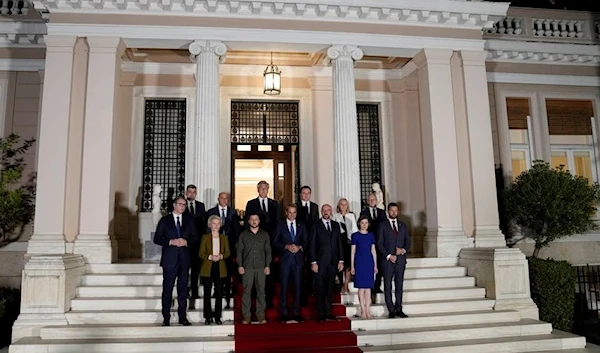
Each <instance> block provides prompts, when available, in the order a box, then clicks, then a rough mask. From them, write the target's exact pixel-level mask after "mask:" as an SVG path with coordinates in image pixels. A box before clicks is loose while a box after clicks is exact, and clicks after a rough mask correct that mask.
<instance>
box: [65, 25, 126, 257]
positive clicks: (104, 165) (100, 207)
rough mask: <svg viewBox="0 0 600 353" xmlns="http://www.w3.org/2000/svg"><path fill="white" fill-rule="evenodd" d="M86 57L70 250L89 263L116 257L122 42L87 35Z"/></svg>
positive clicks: (115, 39) (111, 38) (114, 38)
mask: <svg viewBox="0 0 600 353" xmlns="http://www.w3.org/2000/svg"><path fill="white" fill-rule="evenodd" d="M87 41H88V45H89V48H90V51H89V60H88V67H89V70H88V81H87V92H86V93H87V96H86V106H85V127H84V142H83V170H82V179H81V218H80V225H79V226H80V228H79V229H80V230H79V232H80V233H79V235H78V236H77V239H76V241H75V247H74V252H75V253H76V254H82V255H83V256H84V257H85V259H86V262H87V263H110V262H112V261H113V260H116V259H117V246H116V242H115V241H114V240H113V239H112V234H110V233H111V232H110V226H111V223H112V222H114V201H115V200H114V198H115V194H114V185H113V183H112V177H111V176H112V165H113V162H112V158H113V152H114V153H118V151H113V149H114V146H115V144H114V143H113V139H114V125H115V116H116V115H117V100H116V98H117V93H118V84H119V76H120V72H121V66H120V64H121V59H120V58H121V55H122V54H123V50H124V46H123V44H122V42H121V38H119V37H88V38H87Z"/></svg>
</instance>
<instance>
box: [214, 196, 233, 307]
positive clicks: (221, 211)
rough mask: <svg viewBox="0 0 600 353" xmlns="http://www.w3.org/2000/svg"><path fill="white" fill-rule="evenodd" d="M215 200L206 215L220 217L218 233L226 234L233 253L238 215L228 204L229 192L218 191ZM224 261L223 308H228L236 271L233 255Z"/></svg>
mask: <svg viewBox="0 0 600 353" xmlns="http://www.w3.org/2000/svg"><path fill="white" fill-rule="evenodd" d="M217 201H218V203H217V205H216V206H215V207H213V208H211V209H210V210H208V211H207V212H206V217H210V216H217V217H220V218H221V230H220V233H221V234H225V235H226V236H227V240H229V249H230V251H231V253H232V254H235V253H236V244H237V241H238V236H239V234H240V228H241V225H240V217H239V216H238V214H237V212H236V211H235V210H234V209H233V208H231V207H230V206H229V193H227V192H221V193H219V198H218V199H217ZM225 263H226V264H227V279H226V280H225V281H223V282H224V287H225V288H224V293H225V300H226V305H225V309H229V308H230V307H231V305H230V304H229V302H230V301H231V296H232V295H233V293H232V288H233V286H232V285H231V282H232V277H233V276H234V275H235V274H236V273H237V266H236V265H235V264H234V263H233V256H230V257H228V258H227V259H225Z"/></svg>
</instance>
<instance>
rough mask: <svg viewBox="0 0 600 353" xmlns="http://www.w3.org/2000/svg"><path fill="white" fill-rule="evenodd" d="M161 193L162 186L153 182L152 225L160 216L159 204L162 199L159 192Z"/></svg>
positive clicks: (155, 223)
mask: <svg viewBox="0 0 600 353" xmlns="http://www.w3.org/2000/svg"><path fill="white" fill-rule="evenodd" d="M161 193H162V187H161V186H160V185H158V184H154V189H153V190H152V221H153V223H154V226H155V227H156V226H157V225H158V221H160V218H161V217H162V213H161V211H160V205H161V203H162V200H161V199H160V194H161Z"/></svg>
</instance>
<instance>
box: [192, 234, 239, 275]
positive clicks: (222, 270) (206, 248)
mask: <svg viewBox="0 0 600 353" xmlns="http://www.w3.org/2000/svg"><path fill="white" fill-rule="evenodd" d="M212 242H213V240H212V235H211V234H210V233H208V234H204V235H203V236H202V241H201V242H200V252H199V256H200V258H201V259H202V260H205V261H202V265H200V276H201V277H210V270H211V267H212V264H213V262H212V261H209V260H208V256H209V255H212V250H213V248H212ZM219 242H220V245H219V254H221V255H223V260H221V261H219V277H221V278H225V277H227V267H226V265H225V259H226V258H228V257H229V256H230V255H231V252H230V251H229V241H228V240H227V236H226V235H224V234H220V235H219Z"/></svg>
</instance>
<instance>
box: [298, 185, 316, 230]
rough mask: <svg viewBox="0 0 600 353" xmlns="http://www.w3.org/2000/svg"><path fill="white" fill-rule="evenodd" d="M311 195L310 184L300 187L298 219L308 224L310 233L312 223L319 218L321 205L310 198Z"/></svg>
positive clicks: (307, 228) (307, 227)
mask: <svg viewBox="0 0 600 353" xmlns="http://www.w3.org/2000/svg"><path fill="white" fill-rule="evenodd" d="M311 195H312V189H311V188H310V186H308V185H304V186H303V187H301V188H300V200H298V201H297V202H296V207H297V210H298V217H297V220H298V222H299V223H302V224H304V225H305V226H306V230H307V231H308V234H310V231H311V226H312V224H313V223H314V222H315V221H316V220H318V219H319V205H317V204H316V203H314V202H312V201H311V200H310V197H311Z"/></svg>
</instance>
